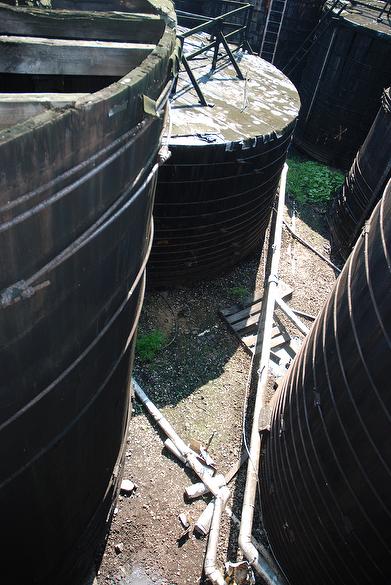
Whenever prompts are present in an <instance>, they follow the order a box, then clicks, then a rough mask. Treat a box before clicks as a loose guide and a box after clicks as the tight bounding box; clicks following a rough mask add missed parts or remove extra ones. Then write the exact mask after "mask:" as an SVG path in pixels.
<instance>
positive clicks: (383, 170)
mask: <svg viewBox="0 0 391 585" xmlns="http://www.w3.org/2000/svg"><path fill="white" fill-rule="evenodd" d="M390 178H391V93H390V88H388V89H387V90H386V91H385V92H384V93H383V98H382V105H381V107H380V110H379V112H378V115H377V116H376V119H375V121H374V123H373V124H372V127H371V129H370V131H369V133H368V136H367V137H366V139H365V142H364V144H363V145H362V147H361V148H360V150H359V151H358V153H357V156H356V158H355V160H354V163H353V165H352V167H351V169H350V171H349V173H348V174H347V176H346V178H345V182H344V184H343V186H342V188H341V189H339V190H338V192H337V193H336V195H335V197H334V199H333V201H332V205H331V209H330V213H329V214H328V222H329V226H330V234H331V242H332V247H333V251H334V252H335V253H337V254H339V255H340V256H341V257H342V258H343V259H344V260H346V258H347V257H348V255H349V254H350V252H351V249H352V247H353V246H354V244H355V242H356V240H357V237H358V235H359V233H360V231H361V229H362V227H363V225H364V223H365V221H366V220H367V219H368V217H369V216H370V214H371V212H372V210H373V208H374V207H375V205H376V203H377V202H378V201H379V199H380V197H381V195H382V193H383V190H384V186H385V184H386V183H387V181H388V180H389V179H390Z"/></svg>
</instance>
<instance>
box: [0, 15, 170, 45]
mask: <svg viewBox="0 0 391 585" xmlns="http://www.w3.org/2000/svg"><path fill="white" fill-rule="evenodd" d="M164 26H165V25H164V21H163V20H162V18H161V17H160V16H159V15H157V14H140V13H139V14H131V13H127V12H85V11H82V10H70V11H67V10H45V9H40V8H25V7H19V8H17V9H16V8H14V7H11V6H10V7H6V6H4V5H2V6H0V34H7V35H22V36H32V37H46V38H53V37H54V38H63V39H84V40H101V41H126V42H128V43H135V42H143V43H154V44H156V43H157V41H158V40H159V38H160V37H161V35H162V34H163V31H164Z"/></svg>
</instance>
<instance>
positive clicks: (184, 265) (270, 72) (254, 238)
mask: <svg viewBox="0 0 391 585" xmlns="http://www.w3.org/2000/svg"><path fill="white" fill-rule="evenodd" d="M236 55H237V56H238V62H239V65H240V66H241V67H243V68H244V67H245V63H246V59H248V60H250V61H251V66H250V65H249V67H250V69H249V71H251V74H250V73H249V77H251V75H252V74H253V71H254V67H255V68H257V67H258V71H260V70H262V71H263V73H261V74H260V75H259V77H260V79H262V75H264V76H265V77H264V79H262V81H263V82H264V85H265V84H266V83H269V84H270V88H269V89H270V91H271V92H272V93H273V95H274V96H275V95H277V96H278V89H279V90H280V91H281V96H278V97H275V98H274V99H276V100H277V101H278V99H280V98H281V103H282V104H283V105H282V106H281V112H285V114H281V115H282V118H283V120H284V122H281V121H280V123H281V126H280V127H279V128H277V127H276V128H275V131H274V130H273V128H272V127H271V125H272V124H271V123H270V125H269V126H268V131H267V132H265V133H264V134H263V133H262V132H259V133H258V134H257V133H256V132H255V133H253V135H251V133H250V134H249V135H248V136H243V135H241V136H240V137H237V135H236V128H235V132H234V133H233V134H232V135H231V138H230V139H227V138H224V137H223V138H222V137H221V135H220V134H216V135H214V134H213V132H212V133H210V122H208V123H207V124H206V125H204V126H203V124H204V122H202V121H201V122H200V125H198V123H197V122H194V121H193V120H192V121H191V124H192V126H191V127H192V128H194V129H196V128H197V129H198V128H200V130H199V131H198V132H197V131H196V130H195V131H194V133H192V132H190V134H189V131H188V129H189V127H190V126H187V125H185V132H183V131H182V121H181V120H180V121H179V122H178V126H177V130H178V131H177V133H176V129H175V128H176V127H175V117H174V115H172V119H173V130H172V134H171V138H170V139H169V149H170V151H171V157H170V159H169V160H168V161H167V162H166V163H165V165H163V166H162V167H161V168H160V169H159V177H158V185H157V190H156V197H155V205H154V219H155V237H154V243H153V247H152V252H151V257H150V260H149V263H148V269H147V281H148V285H150V286H152V287H172V286H178V285H188V284H190V283H192V282H194V281H197V280H202V279H205V278H213V277H214V276H216V275H218V274H222V273H223V272H226V271H227V270H229V269H231V268H232V267H233V266H235V265H236V264H238V263H239V262H240V261H242V260H243V259H245V258H246V257H248V256H249V255H250V254H251V253H253V252H254V250H255V249H256V248H257V247H259V246H260V245H261V244H262V241H263V237H264V234H265V231H266V227H267V224H268V221H269V217H270V212H271V208H272V202H273V198H274V196H275V193H276V190H277V187H278V182H279V177H280V174H281V171H282V168H283V165H284V162H285V159H286V154H287V150H288V147H289V145H290V142H291V137H292V133H293V130H294V127H295V122H296V116H297V113H298V109H299V98H298V94H297V92H296V90H295V88H294V86H293V84H291V83H290V82H289V80H288V79H287V78H286V77H285V76H283V74H282V73H281V72H279V71H278V70H277V69H276V68H275V67H274V66H272V65H271V64H269V63H267V62H266V61H263V60H261V59H260V58H259V57H255V56H249V55H245V54H244V53H240V52H239V53H237V54H236ZM254 63H255V64H254ZM218 71H219V70H218ZM230 74H231V75H232V71H231V73H230ZM227 75H228V74H227ZM200 76H202V73H200ZM256 81H257V83H260V81H259V79H256ZM280 84H281V85H280ZM203 91H204V93H205V92H206V93H205V96H206V98H207V100H209V101H210V102H211V103H212V102H213V103H215V106H214V107H213V108H209V107H208V109H207V111H208V112H211V114H212V116H213V117H214V116H220V115H221V112H220V110H221V104H220V102H219V101H218V100H216V91H217V90H216V89H215V88H214V89H212V90H210V95H209V94H208V89H207V88H205V87H203ZM219 91H221V89H220V88H219ZM249 91H250V90H249ZM267 91H268V90H265V94H261V93H260V94H259V95H257V99H258V100H259V101H260V102H262V106H263V107H267V106H265V103H264V102H265V101H266V104H268V102H267V99H268V98H267V95H268V94H267ZM284 92H285V93H284ZM231 97H232V96H231ZM270 99H272V98H270ZM221 100H222V101H223V100H224V98H223V97H222V98H221ZM263 100H264V101H263ZM216 102H217V105H216ZM181 103H182V102H180V104H181ZM224 103H225V102H224ZM272 103H273V102H271V103H269V104H268V107H270V109H272ZM286 104H289V107H288V106H287V105H286ZM217 106H218V107H217ZM276 107H278V106H277V105H276ZM284 108H287V109H285V110H284ZM217 110H219V113H218V114H216V111H217ZM172 111H173V110H172V109H171V112H172ZM178 111H180V112H182V111H183V110H182V109H181V106H179V110H178ZM194 111H199V112H201V111H202V109H201V110H200V109H199V108H198V107H197V108H196V109H195V110H194ZM251 112H253V110H251ZM287 112H288V113H287ZM208 115H209V114H208ZM200 116H201V118H202V113H200ZM249 116H250V114H249ZM284 116H285V117H284ZM216 120H217V121H219V122H220V117H216ZM274 121H275V120H274ZM224 124H225V122H224V116H223V118H222V120H221V126H220V128H222V127H223V126H224ZM212 125H213V124H212ZM233 126H235V124H233ZM238 127H239V128H240V132H242V131H244V129H245V130H248V128H249V126H248V120H246V123H244V122H243V128H241V127H240V123H239V124H238ZM204 130H205V131H206V133H205V134H204V133H203V131H204ZM208 130H209V134H208ZM215 137H216V138H215ZM199 185H200V186H199ZM208 185H213V188H210V187H208ZM184 186H185V187H186V191H184ZM219 189H220V190H224V193H217V196H216V192H217V191H219ZM227 189H229V193H228V194H227V193H226V190H227ZM243 195H245V196H246V197H243ZM227 201H229V202H230V205H229V206H226V202H227ZM236 209H237V210H238V212H237V213H236ZM238 214H239V221H238Z"/></svg>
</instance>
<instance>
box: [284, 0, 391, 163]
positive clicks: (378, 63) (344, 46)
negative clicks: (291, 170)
mask: <svg viewBox="0 0 391 585" xmlns="http://www.w3.org/2000/svg"><path fill="white" fill-rule="evenodd" d="M326 6H327V5H326ZM380 6H383V3H379V2H376V1H375V0H368V2H366V3H360V2H359V3H357V5H356V3H354V5H347V7H346V10H344V11H342V12H341V13H339V14H338V15H337V14H336V13H335V11H331V12H329V15H328V16H327V20H328V26H326V27H323V28H322V34H320V35H319V36H318V37H317V38H316V40H315V42H314V44H313V45H312V48H311V50H310V52H309V55H308V60H307V64H306V67H305V69H304V72H303V75H302V79H301V84H300V97H301V99H302V109H301V112H300V117H299V120H298V124H297V128H296V132H295V143H296V145H297V146H298V147H299V148H301V149H302V150H304V151H305V152H307V153H308V154H309V155H311V156H313V157H314V158H316V159H317V160H320V161H322V162H326V163H329V164H334V165H337V166H340V167H342V168H346V169H348V168H349V167H350V165H351V163H352V161H353V158H354V156H355V155H356V153H357V151H358V149H359V147H360V146H361V145H362V143H363V142H364V140H365V137H366V135H367V134H368V131H369V129H370V127H371V125H372V123H373V120H374V119H375V116H376V113H377V111H378V109H379V106H380V102H381V96H382V92H383V90H384V88H386V87H389V85H390V84H391V67H390V62H391V26H390V23H389V21H388V19H383V20H381V21H378V20H377V16H378V15H379V13H380Z"/></svg>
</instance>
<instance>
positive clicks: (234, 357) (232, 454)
mask: <svg viewBox="0 0 391 585" xmlns="http://www.w3.org/2000/svg"><path fill="white" fill-rule="evenodd" d="M294 215H295V217H294V218H293V220H292V202H291V201H288V206H287V208H286V211H285V219H286V221H287V222H288V223H289V224H290V225H292V221H293V225H294V227H295V229H296V231H297V232H298V234H299V235H301V236H302V237H303V238H305V239H306V240H307V241H309V242H310V243H311V244H312V245H313V246H314V247H315V248H316V249H317V250H319V251H320V252H321V253H323V254H324V255H326V256H327V257H329V243H328V239H327V228H326V221H325V214H324V212H322V210H319V209H315V208H310V207H306V206H299V205H298V206H297V207H296V212H295V214H294ZM279 276H280V278H281V279H282V280H283V281H284V282H285V283H287V284H288V285H291V286H292V287H293V289H294V291H293V295H292V299H291V300H290V301H289V304H290V306H291V307H294V308H296V309H300V310H302V311H305V312H307V313H310V314H312V315H316V314H317V313H318V312H319V310H320V309H321V307H322V305H323V304H324V302H325V300H326V298H327V296H328V294H329V292H330V290H331V289H332V286H333V284H334V281H335V278H336V274H335V272H334V270H333V269H332V268H330V266H329V265H328V264H327V263H325V262H324V261H323V260H321V259H320V258H319V257H318V256H316V255H315V254H314V253H313V252H311V251H310V250H309V249H307V248H305V247H303V246H302V244H300V243H299V242H297V241H296V240H293V239H292V237H291V236H290V235H289V233H288V232H287V231H286V229H284V231H283V246H282V255H281V262H280V273H279ZM235 287H243V288H245V289H246V291H247V292H248V294H249V295H252V294H254V292H259V293H261V292H262V287H263V260H262V261H260V259H259V251H258V253H257V254H255V255H254V256H253V257H252V258H250V259H249V260H247V261H246V262H244V263H243V264H242V265H240V266H238V267H237V268H235V269H234V270H233V271H232V272H230V273H228V274H226V275H224V276H222V277H220V278H216V279H215V280H213V281H209V282H201V283H197V284H196V285H194V286H193V287H191V288H181V289H177V290H170V291H163V292H162V291H159V292H150V293H148V294H147V295H146V299H145V304H144V308H143V313H142V318H141V322H140V333H141V334H143V333H148V332H150V331H151V330H154V329H159V330H161V331H164V332H165V333H166V336H167V339H168V343H167V345H168V347H166V348H165V349H163V350H161V351H160V352H159V354H158V355H157V357H156V358H155V359H154V360H153V361H152V362H151V363H142V362H140V360H136V365H135V369H134V376H135V377H136V379H137V380H138V382H139V384H140V385H141V386H142V387H143V389H144V390H145V392H146V393H147V394H149V396H150V398H151V399H152V400H153V401H154V402H155V403H156V405H157V406H158V407H159V408H161V409H162V412H163V413H164V415H165V416H166V417H167V419H168V420H169V421H170V422H171V423H172V425H173V426H174V428H175V429H176V431H177V432H178V434H179V435H180V436H181V437H182V438H183V439H184V440H185V441H190V440H191V439H198V440H200V441H201V442H203V443H204V444H205V443H206V442H207V441H208V440H209V438H210V437H211V435H212V434H213V433H214V436H213V439H212V443H211V447H210V451H209V452H210V454H211V456H212V457H213V458H214V460H215V461H216V464H217V468H218V471H219V472H221V473H223V474H224V473H226V472H227V471H228V470H229V469H230V467H231V466H232V465H234V464H235V463H236V462H237V461H238V459H239V458H240V456H241V453H242V451H243V431H245V432H246V433H248V431H249V428H248V427H249V425H248V424H247V422H245V424H243V416H244V414H246V412H245V398H246V387H247V379H248V373H249V367H250V355H249V354H248V353H247V351H246V350H245V349H244V348H243V347H242V346H241V344H240V342H239V341H238V340H237V339H236V338H235V337H234V336H233V335H232V334H231V333H230V332H229V330H228V329H227V327H226V325H225V324H224V323H223V321H222V320H221V318H220V317H219V315H218V309H219V308H221V307H227V306H230V305H231V304H233V302H235V298H234V296H233V290H232V289H234V288H235ZM306 323H307V325H308V326H310V325H311V322H310V321H307V322H306ZM295 335H298V334H297V332H295ZM251 406H252V400H251V397H250V400H249V401H248V405H247V417H246V421H247V419H249V418H250V416H251ZM133 410H134V412H133V417H132V419H131V422H130V426H129V438H128V445H127V452H126V460H125V467H124V478H126V479H130V480H132V481H133V482H134V483H135V484H136V485H137V489H136V490H135V492H134V493H133V495H131V496H130V497H124V496H120V498H119V501H118V503H117V509H116V514H115V517H114V519H113V522H112V527H111V531H110V534H109V537H108V540H107V543H106V548H105V552H104V555H103V559H102V562H101V564H100V567H99V568H98V574H97V581H98V585H113V584H121V585H149V584H155V585H156V584H158V585H185V584H187V583H189V584H192V585H195V584H202V583H205V582H206V581H205V579H204V577H203V561H204V554H205V550H206V539H204V538H200V537H197V536H196V535H195V534H194V533H193V531H190V532H189V534H188V535H185V536H183V532H184V530H183V528H182V527H181V525H180V522H179V520H178V515H179V514H181V513H183V512H185V513H186V514H187V515H188V517H189V519H190V521H191V522H194V521H196V520H197V519H198V516H199V515H200V514H201V512H202V511H203V510H204V508H205V507H206V505H207V502H208V501H209V499H208V497H204V498H201V499H199V500H197V501H193V502H190V503H189V502H186V501H185V500H184V495H183V494H184V489H185V487H186V486H188V485H190V484H191V483H192V482H194V481H196V478H195V477H194V476H193V474H192V473H191V472H190V471H188V470H187V469H185V468H184V467H183V465H182V464H181V463H180V462H178V461H177V460H176V459H174V458H173V457H172V456H171V455H170V454H169V453H168V452H167V450H166V449H164V448H163V440H164V437H163V436H162V435H161V433H159V431H158V430H157V428H156V425H154V424H153V423H152V422H151V420H150V419H149V418H148V417H147V416H146V415H145V414H144V413H143V412H142V409H141V407H140V406H139V405H138V404H136V403H135V404H134V409H133ZM245 470H246V465H243V466H242V469H241V471H240V472H239V474H238V475H237V476H236V478H235V479H234V480H233V481H232V482H231V484H230V486H229V487H230V489H231V494H232V495H231V500H230V502H229V506H230V507H231V508H232V510H233V511H234V513H236V514H237V515H238V516H240V509H241V499H242V495H243V487H244V478H245ZM254 534H255V536H256V538H258V539H259V540H263V541H264V534H263V532H262V526H261V524H260V522H259V520H257V519H256V521H255V532H254ZM237 536H238V530H237V527H236V525H235V524H234V523H233V522H232V520H231V519H230V518H229V517H228V516H227V515H225V516H224V518H223V526H222V533H221V539H220V548H219V558H218V561H219V564H220V566H221V567H222V566H223V565H224V562H225V561H226V560H228V559H229V560H231V561H234V560H236V559H237V555H238V554H239V551H238V548H237Z"/></svg>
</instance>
